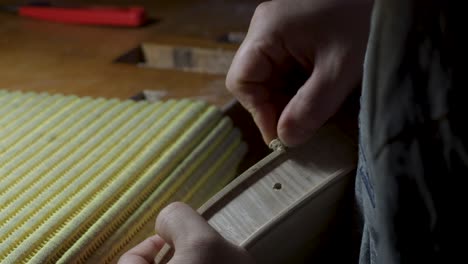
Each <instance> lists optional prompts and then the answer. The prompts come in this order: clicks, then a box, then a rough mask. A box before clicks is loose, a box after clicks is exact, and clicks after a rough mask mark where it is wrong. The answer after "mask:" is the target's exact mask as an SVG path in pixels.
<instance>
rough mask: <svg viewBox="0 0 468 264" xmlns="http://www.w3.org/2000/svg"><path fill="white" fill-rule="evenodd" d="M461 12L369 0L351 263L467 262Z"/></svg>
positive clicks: (467, 154)
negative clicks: (358, 241)
mask: <svg viewBox="0 0 468 264" xmlns="http://www.w3.org/2000/svg"><path fill="white" fill-rule="evenodd" d="M465 20H467V16H466V14H464V12H463V8H462V7H461V2H459V1H435V0H428V1H417V0H380V1H379V0H376V2H375V5H374V12H373V17H372V30H371V36H370V39H369V43H368V50H367V54H366V62H365V74H364V81H363V89H362V97H361V113H360V156H359V166H358V171H357V174H358V175H357V178H356V195H357V199H358V202H359V204H360V206H361V210H362V212H363V219H364V232H363V238H362V245H361V258H360V263H361V264H364V263H379V264H381V263H383V264H385V263H455V262H456V263H468V260H467V258H468V257H467V255H466V254H464V247H465V244H466V243H464V242H458V238H465V237H466V235H467V233H468V232H467V229H468V228H467V225H466V223H468V222H467V220H468V219H467V216H466V213H465V212H463V211H464V208H466V204H465V200H466V197H465V192H466V190H465V189H466V187H467V186H468V185H467V183H468V181H467V180H468V151H467V146H468V129H467V125H466V123H467V122H466V120H467V119H466V116H465V112H466V108H465V107H466V104H467V103H466V102H465V101H466V98H467V96H466V94H467V91H468V81H467V80H468V79H467V78H466V77H465V75H466V73H465V69H466V65H465V64H466V63H468V60H467V59H468V56H467V50H468V48H467V47H468V45H467V44H468V43H467V41H466V36H465V35H466V33H465V32H466V29H465V28H464V27H465V26H464V25H465V24H466V23H463V22H464V21H465Z"/></svg>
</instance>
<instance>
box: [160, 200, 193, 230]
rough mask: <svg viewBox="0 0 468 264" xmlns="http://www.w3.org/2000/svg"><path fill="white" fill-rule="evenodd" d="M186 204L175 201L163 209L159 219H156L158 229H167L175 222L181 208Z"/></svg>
mask: <svg viewBox="0 0 468 264" xmlns="http://www.w3.org/2000/svg"><path fill="white" fill-rule="evenodd" d="M185 206H186V205H185V204H184V203H181V202H173V203H170V204H169V205H167V206H166V207H164V209H162V210H161V212H160V213H159V215H158V217H157V219H156V229H157V230H163V229H166V227H167V226H168V225H169V224H170V223H172V222H174V221H173V220H175V219H177V218H178V217H177V215H178V212H179V210H180V209H182V208H183V207H185Z"/></svg>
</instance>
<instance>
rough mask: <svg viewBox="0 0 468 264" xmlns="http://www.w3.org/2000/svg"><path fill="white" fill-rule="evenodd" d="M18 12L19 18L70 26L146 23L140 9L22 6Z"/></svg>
mask: <svg viewBox="0 0 468 264" xmlns="http://www.w3.org/2000/svg"><path fill="white" fill-rule="evenodd" d="M18 12H19V15H21V16H26V17H31V18H36V19H41V20H47V21H51V22H59V23H70V24H87V25H108V26H126V27H138V26H141V25H143V24H144V23H145V22H146V13H145V9H144V8H142V7H130V8H109V7H90V8H62V7H36V6H22V7H20V8H19V11H18Z"/></svg>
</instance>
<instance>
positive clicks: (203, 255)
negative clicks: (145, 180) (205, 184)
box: [118, 202, 253, 264]
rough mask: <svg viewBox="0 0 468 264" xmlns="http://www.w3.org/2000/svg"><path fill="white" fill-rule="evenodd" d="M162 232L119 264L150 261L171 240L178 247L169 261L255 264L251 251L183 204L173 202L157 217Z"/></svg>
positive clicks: (124, 255) (144, 242)
mask: <svg viewBox="0 0 468 264" xmlns="http://www.w3.org/2000/svg"><path fill="white" fill-rule="evenodd" d="M156 230H158V233H159V235H154V236H151V237H149V238H147V239H146V240H145V241H143V242H141V243H140V244H138V245H137V246H135V247H134V248H132V249H130V250H129V251H127V252H126V253H125V254H123V255H122V256H121V257H120V259H119V262H118V264H150V263H153V261H154V258H155V257H156V255H157V254H158V252H159V251H160V250H161V248H162V247H163V245H164V243H165V242H167V243H169V244H170V245H171V246H172V248H174V249H175V251H174V256H173V257H172V259H171V260H170V261H169V263H168V264H185V263H191V264H211V263H213V264H214V263H226V264H239V263H242V264H244V263H245V264H251V263H253V260H252V259H251V257H250V256H249V254H248V253H247V251H246V250H245V249H243V248H241V247H238V246H235V245H233V244H231V243H229V242H228V241H226V240H225V239H224V238H222V237H221V235H219V234H218V233H217V232H216V231H215V230H214V229H213V228H212V227H211V226H210V225H209V224H208V223H207V222H206V221H205V220H204V219H203V218H202V217H201V216H200V215H199V214H198V213H196V212H195V211H194V210H193V209H192V208H190V207H189V206H188V205H186V204H183V203H179V202H176V203H172V204H170V205H168V206H167V207H166V208H164V209H163V210H162V211H161V212H160V214H159V215H158V217H157V219H156Z"/></svg>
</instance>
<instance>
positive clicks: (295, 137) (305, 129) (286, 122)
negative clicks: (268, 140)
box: [277, 105, 317, 147]
mask: <svg viewBox="0 0 468 264" xmlns="http://www.w3.org/2000/svg"><path fill="white" fill-rule="evenodd" d="M293 110H294V109H293ZM293 110H291V106H290V105H288V106H287V107H286V108H285V110H284V111H283V113H282V114H281V117H280V119H279V121H278V126H277V133H278V138H279V139H280V140H281V142H283V144H285V145H286V146H287V147H295V146H298V145H301V144H303V143H305V142H307V140H309V139H310V138H311V137H312V135H313V133H314V131H315V129H316V128H317V126H316V125H314V123H315V122H314V120H313V119H309V118H308V116H307V117H306V119H302V118H300V116H301V115H300V114H297V113H295V112H293Z"/></svg>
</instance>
